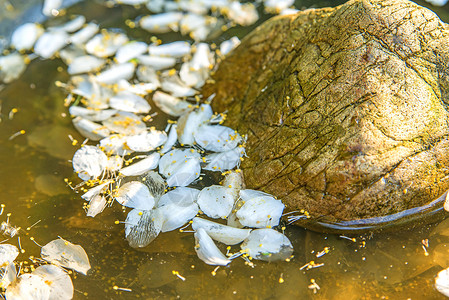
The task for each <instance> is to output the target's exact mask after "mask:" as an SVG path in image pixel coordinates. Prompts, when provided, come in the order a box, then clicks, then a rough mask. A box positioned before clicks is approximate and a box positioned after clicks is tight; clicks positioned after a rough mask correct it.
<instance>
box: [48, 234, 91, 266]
mask: <svg viewBox="0 0 449 300" xmlns="http://www.w3.org/2000/svg"><path fill="white" fill-rule="evenodd" d="M41 257H42V258H43V259H45V260H46V261H48V262H50V263H52V264H55V265H58V266H61V267H64V268H68V269H72V270H74V271H77V272H79V273H82V274H84V275H86V274H87V271H89V270H90V263H89V258H88V257H87V254H86V251H84V249H83V247H81V246H80V245H75V244H72V243H70V242H69V241H66V240H63V239H56V240H53V241H51V242H49V243H48V244H46V245H45V246H43V247H42V249H41Z"/></svg>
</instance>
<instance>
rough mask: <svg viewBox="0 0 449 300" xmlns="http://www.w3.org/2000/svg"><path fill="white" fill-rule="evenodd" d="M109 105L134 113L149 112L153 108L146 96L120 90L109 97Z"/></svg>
mask: <svg viewBox="0 0 449 300" xmlns="http://www.w3.org/2000/svg"><path fill="white" fill-rule="evenodd" d="M109 105H110V106H111V107H112V108H114V109H117V110H121V111H127V112H132V113H148V112H149V111H150V109H151V106H150V104H148V101H147V100H145V98H143V97H140V96H138V95H136V94H134V93H131V92H126V91H124V92H119V93H117V94H116V95H115V96H113V97H112V98H111V99H109Z"/></svg>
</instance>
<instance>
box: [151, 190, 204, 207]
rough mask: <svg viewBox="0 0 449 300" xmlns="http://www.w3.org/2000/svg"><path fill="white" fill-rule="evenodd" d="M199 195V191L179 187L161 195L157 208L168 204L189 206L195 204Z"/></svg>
mask: <svg viewBox="0 0 449 300" xmlns="http://www.w3.org/2000/svg"><path fill="white" fill-rule="evenodd" d="M199 193H200V191H199V190H197V189H194V188H189V187H184V186H180V187H177V188H176V189H174V190H171V191H168V192H167V193H165V194H164V195H162V197H161V198H160V199H159V201H158V202H157V207H160V206H164V205H168V204H176V205H180V206H187V205H191V204H192V203H194V202H196V199H197V198H198V194H199Z"/></svg>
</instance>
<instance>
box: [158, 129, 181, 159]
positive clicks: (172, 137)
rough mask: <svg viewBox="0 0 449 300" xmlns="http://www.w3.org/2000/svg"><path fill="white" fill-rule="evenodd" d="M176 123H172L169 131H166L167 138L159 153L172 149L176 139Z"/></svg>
mask: <svg viewBox="0 0 449 300" xmlns="http://www.w3.org/2000/svg"><path fill="white" fill-rule="evenodd" d="M176 128H177V125H176V124H172V125H171V128H170V132H169V133H168V138H167V141H166V142H165V144H164V145H163V146H162V147H161V148H162V150H161V153H162V154H163V153H167V152H168V151H170V150H172V148H173V146H174V145H175V144H176V142H177V141H178V133H177V132H176Z"/></svg>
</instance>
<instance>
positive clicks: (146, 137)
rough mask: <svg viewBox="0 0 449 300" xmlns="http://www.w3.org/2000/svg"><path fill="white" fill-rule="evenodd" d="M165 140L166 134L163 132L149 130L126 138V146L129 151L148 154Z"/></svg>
mask: <svg viewBox="0 0 449 300" xmlns="http://www.w3.org/2000/svg"><path fill="white" fill-rule="evenodd" d="M166 140H167V134H166V133H165V132H164V131H159V130H155V129H154V130H150V131H149V132H144V133H141V134H138V135H133V136H130V137H128V139H127V142H126V143H127V145H128V147H129V148H130V149H131V150H134V151H138V152H148V151H152V150H156V148H157V147H159V146H161V145H163V144H164V143H165V141H166Z"/></svg>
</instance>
